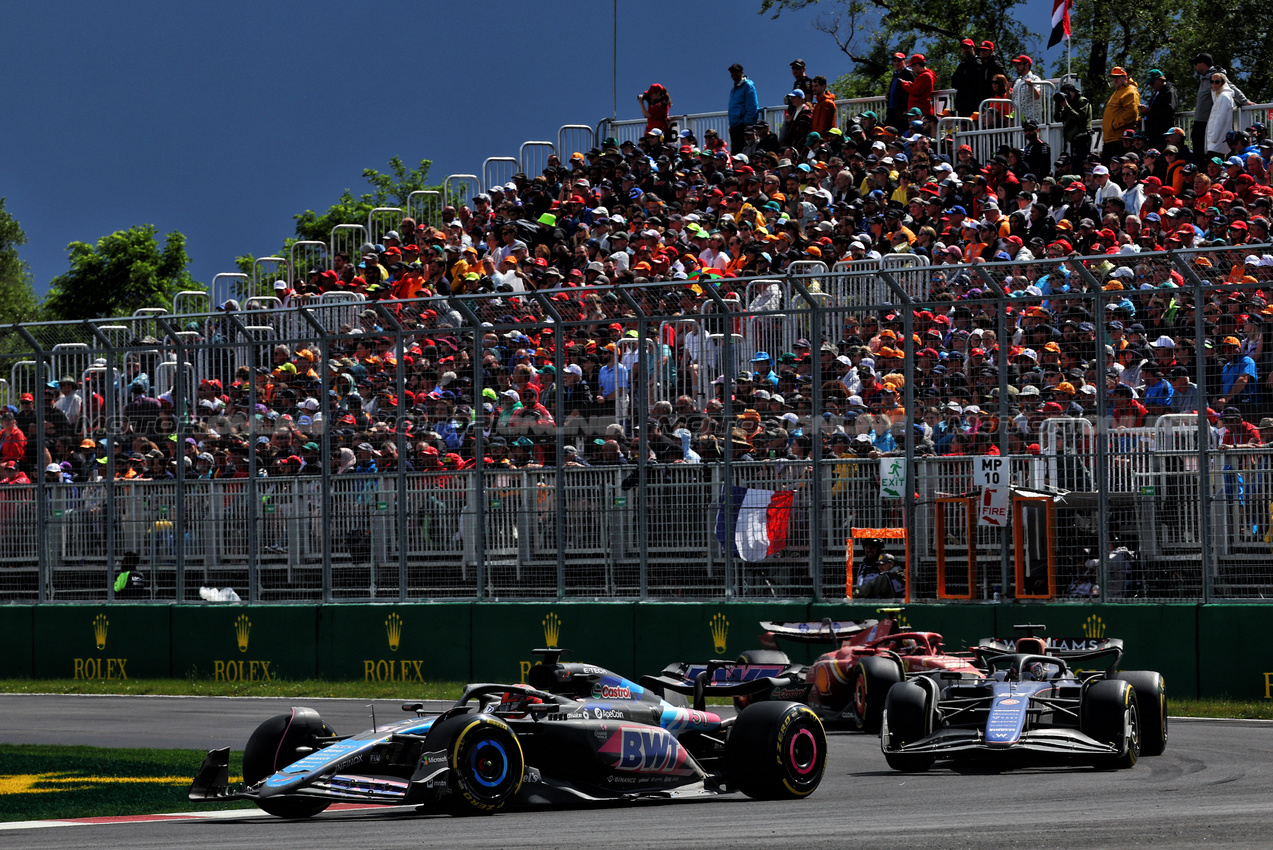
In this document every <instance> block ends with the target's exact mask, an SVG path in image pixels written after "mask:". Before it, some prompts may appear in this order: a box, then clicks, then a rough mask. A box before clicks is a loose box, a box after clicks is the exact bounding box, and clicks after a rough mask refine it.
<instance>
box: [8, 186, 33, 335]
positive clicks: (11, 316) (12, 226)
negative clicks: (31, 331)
mask: <svg viewBox="0 0 1273 850" xmlns="http://www.w3.org/2000/svg"><path fill="white" fill-rule="evenodd" d="M4 202H5V199H4V198H0V324H5V325H9V324H20V323H22V322H31V321H34V320H35V319H37V318H39V313H40V306H39V302H38V301H37V300H36V297H35V290H34V289H33V288H32V287H31V270H30V268H29V267H28V266H27V264H26V263H25V262H23V261H22V258H21V257H19V256H18V247H19V246H21V245H25V244H26V242H27V235H26V233H24V232H23V231H22V225H20V224H18V221H17V219H15V218H14V217H13V216H11V215H10V214H9V213H8V211H6V210H5V208H4Z"/></svg>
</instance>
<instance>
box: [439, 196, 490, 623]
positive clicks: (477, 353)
mask: <svg viewBox="0 0 1273 850" xmlns="http://www.w3.org/2000/svg"><path fill="white" fill-rule="evenodd" d="M448 179H450V178H448ZM446 301H447V303H448V304H450V305H451V306H452V307H454V308H455V309H456V310H457V311H458V312H459V314H460V315H461V316H463V317H464V321H466V322H468V326H469V328H470V329H471V330H472V332H473V403H474V404H480V401H479V399H481V398H482V378H483V375H482V320H481V319H479V318H478V317H477V314H476V313H474V312H473V309H472V308H471V307H469V305H468V303H467V302H466V301H465V300H464V299H463V298H461V297H459V296H457V295H452V296H450V297H448V298H447V300H446ZM481 424H482V423H481V422H480V420H479V427H478V428H477V429H475V430H474V433H473V457H474V458H475V459H476V460H477V463H476V464H475V465H474V467H473V469H474V475H475V476H476V477H475V479H474V483H475V491H476V492H475V495H474V497H473V502H474V508H475V510H474V513H475V514H476V517H475V522H474V527H475V529H476V531H475V534H476V536H477V540H476V541H475V547H474V552H475V553H476V555H477V558H476V560H477V563H476V565H475V568H476V569H475V571H476V579H477V591H476V592H475V593H474V598H476V599H479V600H480V599H482V598H483V597H484V596H485V595H486V465H485V463H484V461H483V460H482V459H483V458H484V457H486V438H485V435H484V434H483V433H482V428H481V427H480V425H481Z"/></svg>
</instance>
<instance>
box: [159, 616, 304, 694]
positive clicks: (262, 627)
mask: <svg viewBox="0 0 1273 850" xmlns="http://www.w3.org/2000/svg"><path fill="white" fill-rule="evenodd" d="M317 628H318V626H317V614H316V612H315V609H314V608H312V607H310V606H296V605H254V606H251V607H245V606H238V605H235V606H229V605H227V606H224V607H213V608H209V607H195V606H187V605H178V606H175V607H174V608H173V609H172V671H173V675H176V676H182V677H185V676H189V675H194V676H196V677H198V678H202V679H212V680H213V681H217V682H244V683H247V682H262V683H264V682H273V681H276V680H284V679H291V680H296V679H312V678H314V676H315V674H316V673H317V670H318V661H317V658H318V654H317V650H316V641H315V636H316V635H317Z"/></svg>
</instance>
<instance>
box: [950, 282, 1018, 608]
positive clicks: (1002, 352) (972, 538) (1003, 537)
mask: <svg viewBox="0 0 1273 850" xmlns="http://www.w3.org/2000/svg"><path fill="white" fill-rule="evenodd" d="M973 268H974V269H975V270H976V272H977V275H978V276H979V277H980V278H981V279H982V280H983V281H984V282H985V284H986V286H987V287H989V288H990V291H991V292H993V293H994V294H995V297H996V299H997V300H998V302H999V303H998V305H997V308H996V310H995V312H996V313H997V314H998V318H997V325H996V332H997V333H998V335H999V354H998V356H997V357H996V362H995V365H996V366H997V367H998V369H999V456H1000V457H1004V458H1006V457H1007V456H1008V427H1009V424H1008V423H1009V422H1010V421H1011V419H1010V418H1009V410H1008V352H1009V351H1010V350H1011V346H1010V345H1008V297H1009V296H1008V293H1007V292H1005V291H1004V290H1003V287H1001V286H1000V285H999V284H998V283H996V282H995V280H994V278H992V277H991V276H990V273H989V272H988V271H986V267H985V265H984V264H981V263H978V264H977V265H975V266H973ZM1008 479H1009V484H1011V479H1012V475H1011V472H1009V475H1008ZM938 509H939V510H940V507H939V508H938ZM968 546H969V547H970V548H971V549H972V551H973V553H974V557H975V552H976V548H977V527H976V526H975V525H973V526H970V527H969V529H968ZM1008 567H1009V563H1008V531H1007V529H1006V528H1001V529H999V587H1000V589H1001V590H1002V591H1003V593H1004V595H1006V594H1007V588H1008ZM983 578H984V577H983ZM938 590H939V591H940V590H942V588H938ZM968 592H969V593H970V594H972V593H974V592H975V591H974V589H973V588H972V587H969V588H968Z"/></svg>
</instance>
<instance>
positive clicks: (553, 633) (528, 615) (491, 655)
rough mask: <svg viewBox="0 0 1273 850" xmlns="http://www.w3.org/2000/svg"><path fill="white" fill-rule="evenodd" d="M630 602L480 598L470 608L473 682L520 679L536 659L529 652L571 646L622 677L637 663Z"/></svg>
mask: <svg viewBox="0 0 1273 850" xmlns="http://www.w3.org/2000/svg"><path fill="white" fill-rule="evenodd" d="M633 604H634V603H631V602H597V603H589V602H488V603H483V602H478V603H475V604H474V605H473V606H472V609H473V627H472V635H473V637H472V651H473V665H472V672H471V675H470V679H471V680H472V681H474V682H521V681H524V680H525V676H526V673H527V672H528V671H529V670H530V668H531V666H532V665H533V664H534V663H535V662H536V661H537V660H538V659H537V658H536V657H535V656H534V655H532V654H531V650H533V649H540V648H549V647H561V648H563V649H569V650H571V653H570V654H569V655H567V656H566V658H565V660H566V661H582V662H586V663H588V664H596V665H598V666H599V667H605V668H607V669H609V670H613V671H614V672H615V673H618V674H619V675H621V676H628V677H631V676H633V675H634V674H636V673H637V670H636V669H635V668H634V666H633V648H632V634H633V631H632V608H633Z"/></svg>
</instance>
